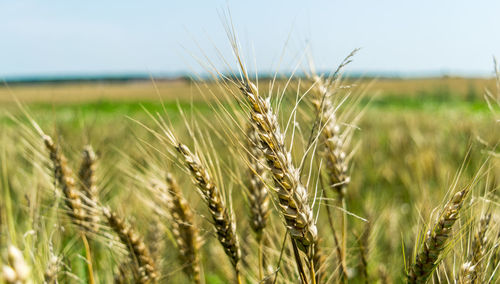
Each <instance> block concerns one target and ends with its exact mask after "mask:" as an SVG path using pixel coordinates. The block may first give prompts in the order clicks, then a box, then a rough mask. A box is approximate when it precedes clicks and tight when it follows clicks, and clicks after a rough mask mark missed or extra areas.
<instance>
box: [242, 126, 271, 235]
mask: <svg viewBox="0 0 500 284" xmlns="http://www.w3.org/2000/svg"><path fill="white" fill-rule="evenodd" d="M247 137H248V143H247V144H248V145H247V148H248V159H249V164H250V165H249V167H250V168H249V181H248V194H247V195H248V201H249V203H250V227H251V228H252V230H253V231H254V232H255V235H256V238H257V242H258V243H260V242H261V240H262V234H263V231H264V228H265V227H266V222H267V218H268V216H269V195H268V191H267V187H266V184H265V181H266V180H267V176H268V172H267V170H266V168H265V163H266V161H265V159H264V152H262V150H261V146H260V142H259V140H258V134H257V131H256V129H255V127H253V125H250V126H249V127H248V130H247Z"/></svg>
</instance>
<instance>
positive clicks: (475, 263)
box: [459, 214, 491, 283]
mask: <svg viewBox="0 0 500 284" xmlns="http://www.w3.org/2000/svg"><path fill="white" fill-rule="evenodd" d="M490 220H491V214H486V215H484V216H482V217H481V220H480V221H479V228H478V230H477V232H476V233H475V234H474V238H473V240H472V252H471V254H470V256H469V259H468V261H467V262H466V263H464V264H463V265H462V269H461V275H460V279H459V282H460V283H478V281H479V280H478V277H479V273H480V272H481V261H482V259H483V256H484V253H485V250H486V245H487V242H488V239H487V238H486V231H487V230H488V226H489V224H490Z"/></svg>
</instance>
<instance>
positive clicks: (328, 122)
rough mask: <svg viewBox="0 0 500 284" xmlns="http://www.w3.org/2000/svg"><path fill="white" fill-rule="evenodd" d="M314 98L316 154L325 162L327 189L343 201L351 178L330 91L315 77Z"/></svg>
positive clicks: (321, 80)
mask: <svg viewBox="0 0 500 284" xmlns="http://www.w3.org/2000/svg"><path fill="white" fill-rule="evenodd" d="M314 80H315V83H316V89H317V90H316V96H315V97H314V98H313V100H312V103H313V106H314V108H315V110H316V112H317V113H318V115H319V129H320V135H319V143H318V153H319V154H320V156H321V157H322V158H323V159H324V161H325V169H326V172H327V175H328V179H329V187H330V188H331V189H333V190H335V192H337V194H338V195H339V196H340V199H343V198H344V196H345V191H346V188H347V185H348V184H349V182H350V180H351V178H350V176H349V174H348V166H347V161H346V154H345V152H344V141H343V140H342V138H341V137H340V126H339V124H338V123H337V117H336V114H335V112H336V109H335V106H334V105H333V103H332V91H331V90H330V89H329V88H328V87H327V86H326V85H325V83H324V81H323V79H321V78H319V77H317V76H315V77H314Z"/></svg>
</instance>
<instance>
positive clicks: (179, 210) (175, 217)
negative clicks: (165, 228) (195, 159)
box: [165, 173, 201, 283]
mask: <svg viewBox="0 0 500 284" xmlns="http://www.w3.org/2000/svg"><path fill="white" fill-rule="evenodd" d="M165 181H166V185H167V188H166V191H167V194H168V195H169V197H170V199H168V202H167V206H168V210H169V212H170V216H171V222H170V223H171V231H172V234H173V235H174V237H175V242H176V244H177V248H178V250H179V260H180V262H181V263H183V270H184V273H185V274H186V275H187V276H188V277H189V278H191V279H192V280H193V282H195V283H201V273H200V264H201V263H200V252H199V250H200V244H201V237H200V236H199V232H198V229H197V228H196V224H195V222H194V216H193V212H192V211H191V208H190V207H189V204H188V202H187V200H186V199H184V197H183V196H182V191H181V190H180V188H179V186H178V185H177V182H176V181H175V179H174V177H173V175H172V174H171V173H167V176H166V178H165Z"/></svg>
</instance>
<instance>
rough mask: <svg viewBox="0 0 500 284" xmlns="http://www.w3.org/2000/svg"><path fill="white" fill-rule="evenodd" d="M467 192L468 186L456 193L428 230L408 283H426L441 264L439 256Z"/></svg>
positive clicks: (411, 269)
mask: <svg viewBox="0 0 500 284" xmlns="http://www.w3.org/2000/svg"><path fill="white" fill-rule="evenodd" d="M467 193H468V188H466V189H463V190H461V191H459V192H457V193H455V195H454V196H453V198H452V199H451V200H450V201H449V202H448V203H447V205H446V206H445V208H444V211H443V213H442V214H441V216H440V217H439V219H438V221H437V223H436V225H435V226H434V228H432V229H430V230H429V231H428V232H427V234H426V236H425V239H424V242H423V246H422V248H421V249H420V252H419V253H418V255H417V257H416V259H415V263H414V264H413V265H412V266H411V267H410V271H409V274H408V283H425V282H426V281H427V279H428V278H429V276H430V275H431V273H432V272H433V271H434V269H435V268H436V266H437V265H438V264H439V262H438V260H439V256H440V255H441V252H442V251H443V250H444V248H445V246H446V244H447V241H448V239H449V238H450V237H451V233H452V232H451V229H452V227H453V224H455V221H456V220H457V219H458V215H459V211H460V208H461V207H462V205H463V202H464V200H465V197H466V196H467Z"/></svg>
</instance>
